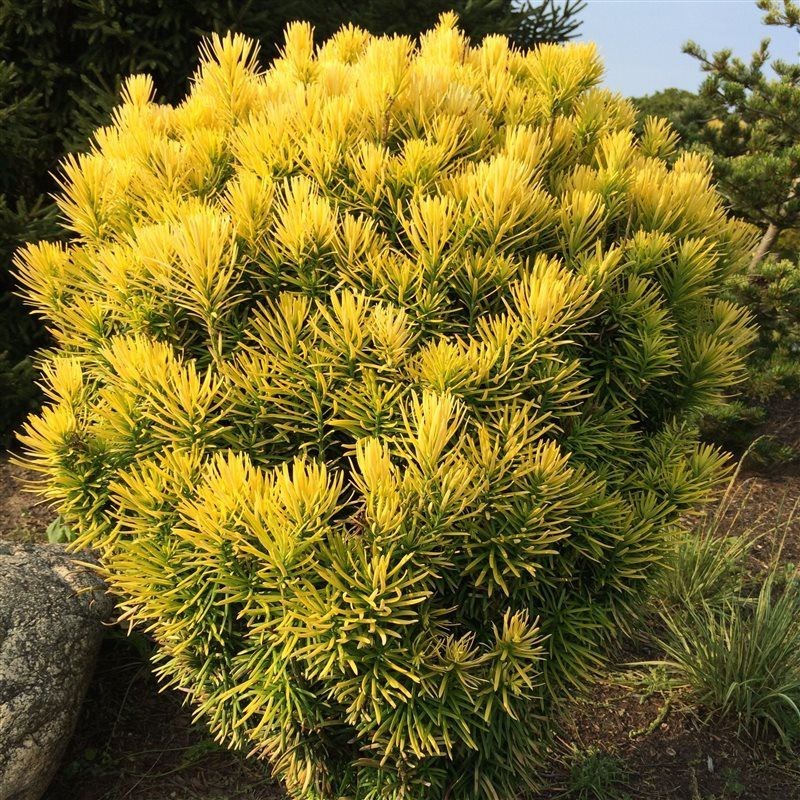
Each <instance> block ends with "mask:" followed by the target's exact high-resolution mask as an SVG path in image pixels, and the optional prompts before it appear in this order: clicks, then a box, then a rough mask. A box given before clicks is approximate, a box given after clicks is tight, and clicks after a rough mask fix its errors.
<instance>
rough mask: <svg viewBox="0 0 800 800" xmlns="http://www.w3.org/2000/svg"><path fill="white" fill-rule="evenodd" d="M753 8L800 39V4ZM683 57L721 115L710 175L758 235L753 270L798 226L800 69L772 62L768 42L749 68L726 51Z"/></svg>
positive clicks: (773, 0)
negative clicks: (699, 72)
mask: <svg viewBox="0 0 800 800" xmlns="http://www.w3.org/2000/svg"><path fill="white" fill-rule="evenodd" d="M757 5H758V7H759V8H761V9H762V10H763V11H765V12H766V16H765V18H764V21H765V22H766V23H767V24H769V25H781V26H784V27H788V28H789V29H791V30H794V31H796V32H797V33H798V34H800V5H798V4H796V3H795V2H793V1H792V0H783V1H782V2H779V0H758V2H757ZM685 51H686V52H687V53H689V54H690V55H692V56H694V57H695V58H697V59H698V60H699V62H700V64H701V65H702V68H703V70H704V71H705V72H706V73H707V74H708V77H707V79H706V81H705V83H704V84H703V87H702V89H701V94H702V95H704V96H705V97H706V98H707V99H708V100H710V101H711V102H712V103H714V104H717V105H719V106H720V107H721V108H722V109H723V111H722V113H721V115H720V117H719V118H718V119H717V120H716V125H715V126H714V128H713V129H712V131H711V132H712V134H713V135H712V141H711V146H712V149H713V151H714V153H715V161H714V168H715V177H716V179H717V180H718V182H719V183H720V186H721V188H722V191H723V192H724V193H725V195H726V196H727V197H728V199H729V202H730V203H731V205H732V207H733V209H734V210H735V211H736V213H737V214H738V215H740V216H742V217H744V218H745V219H748V220H750V221H751V222H752V223H753V224H755V225H757V226H759V227H760V228H761V230H762V231H763V232H764V236H763V238H762V243H761V245H760V247H759V248H758V250H757V252H756V255H755V257H754V265H755V264H757V263H758V262H759V261H761V259H763V258H764V256H765V255H766V254H767V253H768V252H769V251H770V250H771V249H772V247H773V245H774V243H775V240H776V239H777V237H778V234H779V233H780V232H781V231H782V230H786V229H794V228H797V227H800V63H788V62H783V61H779V60H774V61H772V63H771V64H770V54H769V39H765V40H764V41H762V42H761V46H760V48H759V50H758V51H757V52H756V53H754V54H753V57H752V59H751V61H750V63H749V64H747V63H745V62H743V61H742V60H741V59H738V58H734V57H733V56H732V54H731V51H730V50H721V51H719V52H717V53H714V54H713V55H712V56H709V55H708V54H707V53H706V52H705V51H704V50H703V49H702V48H700V47H699V46H698V45H697V44H695V43H694V42H689V43H688V44H687V45H686V47H685ZM768 64H770V66H771V70H772V72H773V73H774V75H771V74H770V73H768V72H767V69H766V68H767V65H768Z"/></svg>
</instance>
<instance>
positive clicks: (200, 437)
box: [18, 17, 751, 800]
mask: <svg viewBox="0 0 800 800" xmlns="http://www.w3.org/2000/svg"><path fill="white" fill-rule="evenodd" d="M600 77H601V66H600V64H599V62H598V59H597V55H596V52H595V49H594V47H593V46H592V45H589V44H577V45H570V46H568V47H561V46H541V47H539V48H537V49H536V50H534V51H532V52H529V53H523V52H518V51H516V50H514V49H513V48H511V47H510V46H509V44H508V42H507V41H506V40H505V39H504V38H501V37H497V36H492V37H488V38H487V39H485V40H484V42H483V43H482V44H481V45H479V46H477V47H471V46H470V45H469V43H468V42H467V41H466V39H465V38H464V36H462V34H461V33H460V32H459V31H458V30H457V29H456V27H455V23H454V20H453V19H452V18H450V17H445V18H443V19H442V22H441V24H440V25H439V26H438V27H437V28H436V29H435V30H433V31H431V32H429V33H428V34H426V35H425V36H423V37H422V39H421V42H420V43H419V46H415V45H414V44H413V43H412V42H411V41H410V40H408V39H406V38H374V37H372V36H370V35H368V34H367V33H365V32H363V31H360V30H356V29H353V28H345V29H343V30H342V31H340V32H339V33H338V34H337V35H336V36H334V37H333V38H332V39H331V40H330V41H328V42H327V43H326V44H324V45H323V46H322V47H320V48H319V49H316V50H315V48H314V47H313V46H312V39H311V31H310V29H309V28H308V26H306V25H303V24H295V25H293V26H291V27H290V28H289V29H288V30H287V34H286V45H285V48H284V51H283V54H282V57H281V58H280V59H279V60H277V61H276V62H275V63H274V64H273V65H272V66H271V67H270V68H269V69H268V70H267V71H262V70H261V68H260V67H259V66H258V64H257V61H256V51H255V47H254V45H253V44H252V43H251V42H249V41H247V40H245V39H243V38H241V37H239V36H232V37H231V36H229V37H227V38H225V39H215V40H214V41H213V43H211V44H210V45H209V46H208V48H207V49H206V50H205V51H204V53H203V59H202V64H201V67H200V70H199V72H198V73H197V75H196V77H195V79H194V82H193V84H192V89H191V91H190V93H189V95H188V97H187V98H186V100H185V101H184V102H183V103H181V104H180V105H178V106H176V107H168V106H162V105H158V104H156V103H155V102H153V100H152V97H153V93H154V89H153V86H152V84H151V82H150V80H149V79H147V78H145V77H141V76H137V77H134V78H132V79H130V80H129V81H128V83H127V85H126V87H125V90H124V97H123V102H122V104H121V105H120V107H119V108H118V109H117V110H116V113H115V116H114V121H113V125H111V126H110V127H108V128H104V129H102V130H100V131H98V132H97V134H96V137H95V141H94V146H93V148H92V150H91V152H90V153H88V154H86V155H80V156H77V157H74V158H72V159H70V160H68V161H67V162H66V163H65V164H64V179H63V196H62V197H61V199H60V201H59V202H60V205H61V209H62V211H63V213H64V215H65V217H66V220H67V222H66V224H67V225H68V227H69V228H70V230H72V231H73V232H74V238H73V241H72V243H71V244H70V245H69V247H66V248H63V247H61V246H59V245H55V244H48V243H42V244H38V245H30V246H28V247H27V248H26V249H24V250H23V251H22V253H21V254H20V255H19V259H18V269H19V273H20V275H21V278H22V280H23V281H24V283H25V285H26V287H27V293H28V297H29V299H30V301H31V302H32V303H33V305H34V306H35V308H36V309H37V311H38V312H39V313H40V314H41V315H42V316H43V317H44V318H45V320H46V321H47V324H48V326H49V328H50V330H51V332H52V334H53V336H54V338H55V341H56V343H57V347H56V349H55V351H54V352H53V354H52V355H49V356H48V357H47V359H46V361H45V377H46V380H45V384H46V389H47V392H48V394H49V397H50V403H49V404H48V405H47V406H46V408H45V409H44V411H43V412H42V414H41V415H40V416H39V417H37V418H34V419H32V420H31V421H30V423H29V424H28V426H27V428H26V430H25V433H24V435H23V437H22V438H23V441H24V443H25V444H26V445H27V447H28V451H29V462H30V463H31V464H32V465H33V466H34V467H35V468H37V469H39V470H40V471H41V473H42V474H43V484H42V491H43V493H44V494H45V495H46V496H47V497H49V498H50V499H52V500H54V501H56V502H57V504H58V506H59V508H60V510H61V513H62V514H63V515H64V517H65V518H66V520H67V522H68V523H69V524H70V525H71V526H72V527H73V529H74V530H76V531H78V533H79V538H78V541H77V545H78V546H92V547H94V548H96V549H97V550H98V551H99V552H100V555H101V557H102V561H103V565H104V568H105V570H106V572H107V576H108V580H109V582H110V585H111V587H112V588H113V590H114V591H115V592H116V593H117V594H118V595H119V598H120V607H121V609H122V611H123V612H124V616H125V618H127V619H128V620H130V622H131V623H134V624H136V625H139V626H141V627H142V628H143V629H144V630H147V631H149V632H150V633H151V634H152V635H153V637H154V638H155V640H156V641H157V643H158V656H157V659H158V670H159V672H160V674H161V676H162V677H163V679H164V681H165V682H166V683H167V684H170V685H174V686H177V687H179V688H180V689H181V690H182V691H184V692H186V693H187V695H188V696H189V698H190V700H191V701H192V703H193V704H194V705H195V707H196V709H197V712H198V715H199V716H201V717H202V718H203V719H205V720H206V721H207V723H208V724H209V726H210V728H211V729H212V730H213V731H214V732H215V734H216V735H217V736H218V737H219V738H220V739H221V740H223V741H225V742H228V743H230V744H231V745H236V746H242V747H246V748H250V749H251V750H252V751H254V752H255V753H257V754H259V755H262V756H264V757H266V758H268V759H269V760H270V761H271V763H272V764H273V766H274V769H275V772H276V774H277V775H278V776H279V777H280V778H281V779H283V780H284V781H285V782H286V785H287V787H288V789H289V792H290V793H291V795H292V796H294V797H298V798H345V797H346V798H357V799H358V800H372V799H377V798H384V799H386V800H389V799H395V798H396V799H397V800H399V798H419V800H422V799H423V798H425V799H426V800H436V799H437V798H444V797H447V798H450V799H451V800H456V799H457V798H487V799H489V798H491V799H492V800H497V799H498V798H499V800H506V798H510V797H512V796H516V793H517V792H518V791H521V790H523V789H524V788H525V787H529V786H532V785H534V784H535V782H536V768H537V763H538V758H539V756H540V754H541V743H542V741H543V737H544V736H545V724H544V721H545V720H546V718H547V716H548V714H549V713H550V711H551V709H552V707H553V704H554V703H556V702H557V701H559V700H560V699H562V698H564V697H565V696H568V695H570V694H571V693H573V692H575V691H576V690H579V689H580V688H581V687H583V686H584V685H586V683H587V681H589V680H590V679H591V677H592V676H593V675H594V674H595V673H596V672H597V671H598V670H599V669H600V668H601V666H602V654H603V647H604V643H605V642H606V641H607V640H608V639H609V638H610V637H611V636H613V634H614V633H615V632H616V631H618V630H619V629H620V628H621V627H622V626H625V625H628V624H630V623H631V622H632V621H633V620H635V618H636V616H637V613H639V611H640V607H641V602H642V597H643V596H644V591H645V590H646V588H647V586H648V583H649V580H650V578H651V577H652V576H653V575H655V574H656V573H657V570H658V567H659V564H660V562H661V560H662V558H663V556H664V554H665V551H666V550H667V548H668V546H669V543H670V539H671V537H672V535H673V532H674V530H675V527H676V522H677V519H678V516H679V515H680V514H681V512H682V511H683V510H684V509H686V508H687V507H688V506H690V505H692V504H693V503H696V502H697V501H699V500H700V499H702V497H703V496H704V495H705V493H706V492H707V491H708V489H709V488H710V487H711V486H712V484H713V483H714V480H715V478H716V477H717V476H718V475H719V471H720V470H719V468H720V466H721V464H722V462H723V459H722V457H721V456H720V455H718V454H717V453H715V452H713V451H712V450H710V449H708V448H705V447H699V446H698V445H697V444H696V440H695V437H694V433H693V430H692V429H691V427H689V426H688V425H687V422H686V420H688V419H690V417H691V415H693V414H696V413H697V412H700V411H703V410H704V409H707V408H708V407H710V406H712V405H714V404H716V403H718V402H720V400H721V399H722V397H723V396H724V394H725V392H726V391H727V390H728V389H729V388H730V387H731V385H732V384H733V383H734V382H735V381H736V380H737V379H738V376H739V372H740V368H741V359H740V355H739V354H740V351H741V348H742V345H743V344H744V343H745V342H746V341H747V340H748V337H749V333H748V329H747V327H746V320H745V318H744V315H743V313H742V312H741V311H740V310H739V309H738V308H737V307H735V306H733V305H731V304H729V303H726V302H723V301H722V300H720V299H719V287H720V283H721V280H722V279H723V277H725V276H726V275H727V274H729V273H731V272H732V271H734V270H735V269H737V268H738V265H739V264H740V263H741V262H742V260H743V258H744V257H746V253H747V249H748V247H749V246H750V243H751V237H750V233H749V231H748V229H747V228H746V227H744V226H743V225H741V224H740V223H736V222H732V221H730V220H728V219H727V218H726V215H725V212H724V209H723V206H722V203H721V201H720V198H719V197H718V195H717V194H716V193H715V192H714V190H713V188H712V187H711V185H710V173H709V167H708V164H707V163H706V162H705V161H704V160H703V159H702V158H700V157H698V156H696V155H685V156H681V157H680V158H678V159H677V160H676V161H674V163H673V162H672V161H671V160H670V159H671V158H672V149H673V146H674V143H675V142H674V136H673V135H672V134H671V132H670V131H669V129H668V128H667V127H666V125H665V124H664V123H663V122H661V121H658V120H651V121H649V122H648V124H647V126H646V127H645V130H644V133H643V135H642V137H641V138H640V139H637V138H635V136H634V134H633V122H634V112H633V110H632V108H631V106H630V105H629V104H628V103H627V102H626V101H624V100H622V99H621V98H620V97H618V96H616V95H614V94H612V93H610V92H608V91H606V90H604V89H602V88H598V81H599V80H600Z"/></svg>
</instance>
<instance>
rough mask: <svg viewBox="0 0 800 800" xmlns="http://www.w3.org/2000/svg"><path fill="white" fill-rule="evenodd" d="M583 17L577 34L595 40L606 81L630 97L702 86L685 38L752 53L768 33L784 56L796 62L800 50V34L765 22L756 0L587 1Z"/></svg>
mask: <svg viewBox="0 0 800 800" xmlns="http://www.w3.org/2000/svg"><path fill="white" fill-rule="evenodd" d="M581 16H582V19H583V25H582V26H581V29H580V36H579V37H578V38H580V39H584V40H593V41H595V42H596V43H597V45H598V47H599V48H600V54H601V56H602V58H603V61H604V62H605V65H606V79H605V82H606V84H607V85H608V86H609V87H610V88H611V89H614V90H616V91H619V92H622V93H623V94H624V95H628V96H632V97H636V96H638V95H642V94H650V93H651V92H654V91H657V90H658V89H666V88H667V87H668V86H677V87H679V88H682V89H696V88H697V87H698V86H699V84H700V81H701V80H702V73H701V71H700V68H699V64H698V63H697V62H696V61H695V60H694V59H693V58H690V57H689V56H687V55H684V54H683V53H682V52H681V46H682V45H683V43H684V42H685V41H686V40H687V39H694V40H695V41H696V42H697V43H698V44H700V45H701V46H702V47H704V48H705V49H706V50H708V51H709V52H713V51H716V50H721V49H723V48H730V49H731V50H733V52H734V53H735V54H736V55H738V56H742V57H748V58H749V55H750V53H752V52H753V50H755V49H756V48H757V47H758V44H759V42H760V41H761V39H763V38H765V37H770V38H771V39H772V46H771V48H770V52H771V53H772V54H773V55H774V56H778V57H780V58H782V59H784V60H786V61H796V60H797V59H798V50H799V49H800V36H798V35H797V34H796V33H793V32H791V31H789V30H788V29H786V28H778V27H773V26H768V25H763V24H762V23H761V18H762V13H761V12H760V11H759V10H758V9H757V8H756V5H755V2H754V1H753V0H588V3H587V7H586V8H585V9H584V11H583V13H582V15H581Z"/></svg>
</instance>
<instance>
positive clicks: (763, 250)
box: [750, 222, 780, 272]
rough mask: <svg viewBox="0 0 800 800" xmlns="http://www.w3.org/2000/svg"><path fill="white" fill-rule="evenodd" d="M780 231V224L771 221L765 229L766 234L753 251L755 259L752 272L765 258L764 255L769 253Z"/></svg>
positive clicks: (751, 264) (751, 267)
mask: <svg viewBox="0 0 800 800" xmlns="http://www.w3.org/2000/svg"><path fill="white" fill-rule="evenodd" d="M779 233H780V229H779V228H778V226H777V225H776V224H775V223H774V222H770V224H769V227H768V228H767V229H766V230H765V231H764V235H763V236H762V237H761V241H760V242H759V243H758V247H756V251H755V253H753V260H752V261H751V262H750V272H752V271H753V270H754V269H755V268H756V267H757V266H758V265H759V264H760V263H761V262H762V261H763V260H764V257H765V256H766V255H767V253H769V251H770V248H771V247H772V245H773V244H775V240H776V239H777V238H778V234H779Z"/></svg>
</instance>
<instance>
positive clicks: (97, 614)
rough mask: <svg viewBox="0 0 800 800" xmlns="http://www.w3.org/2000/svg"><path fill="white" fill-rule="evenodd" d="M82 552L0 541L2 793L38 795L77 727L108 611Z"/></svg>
mask: <svg viewBox="0 0 800 800" xmlns="http://www.w3.org/2000/svg"><path fill="white" fill-rule="evenodd" d="M88 559H89V557H88V556H87V555H86V554H85V553H81V554H79V555H71V554H68V553H66V552H65V550H64V548H63V547H60V546H58V545H45V544H42V545H31V544H12V543H8V542H0V800H39V798H40V797H41V796H42V794H43V792H44V791H45V789H46V788H47V785H48V784H49V782H50V780H51V778H52V777H53V773H54V772H55V771H56V769H57V768H58V765H59V762H60V761H61V758H62V757H63V755H64V750H65V748H66V746H67V743H68V742H69V739H70V737H71V735H72V732H73V730H74V728H75V723H76V722H77V719H78V715H79V713H80V709H81V704H82V702H83V698H84V695H85V694H86V689H87V688H88V685H89V681H90V680H91V677H92V672H93V671H94V666H95V663H96V660H97V654H98V650H99V648H100V642H101V640H102V636H103V622H105V621H106V620H108V619H109V618H110V616H111V613H112V610H113V607H112V603H111V600H110V598H109V596H108V595H107V594H106V593H105V591H104V586H103V582H102V581H101V580H100V578H99V577H98V576H97V575H96V574H95V573H94V572H92V571H91V569H89V568H88V567H87V566H83V565H82V564H81V562H86V561H87V560H88Z"/></svg>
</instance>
